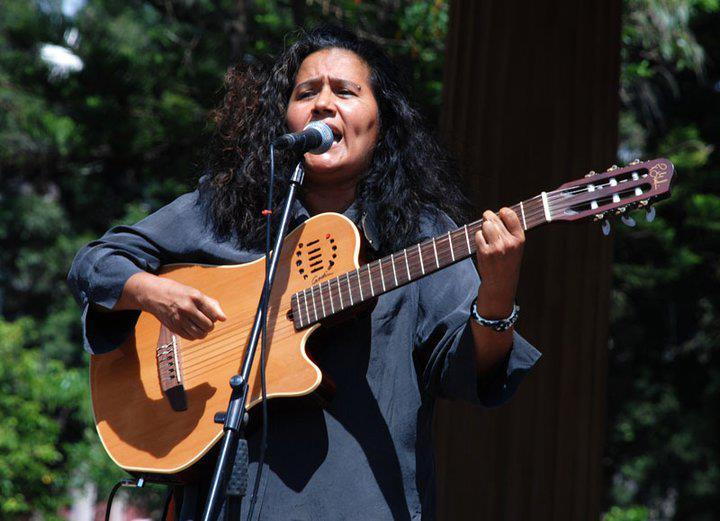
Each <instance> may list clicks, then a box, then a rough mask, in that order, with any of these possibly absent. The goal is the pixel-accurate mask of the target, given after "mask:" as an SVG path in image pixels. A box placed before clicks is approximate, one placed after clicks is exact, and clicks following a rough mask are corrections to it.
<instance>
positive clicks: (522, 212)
mask: <svg viewBox="0 0 720 521" xmlns="http://www.w3.org/2000/svg"><path fill="white" fill-rule="evenodd" d="M548 194H549V195H548ZM554 195H555V193H554V192H541V193H540V194H539V195H536V196H535V197H532V198H530V199H527V200H525V201H520V202H519V203H518V204H516V205H515V206H512V207H511V208H512V210H513V211H514V212H515V214H516V215H517V216H518V218H519V219H520V222H521V224H522V227H523V229H524V230H528V229H531V228H534V227H535V226H538V225H539V224H544V223H545V222H550V220H551V218H552V202H551V197H550V196H554ZM526 206H527V210H526V208H525V207H526ZM482 223H483V219H479V220H477V221H475V222H472V223H468V224H465V225H464V226H462V227H461V228H457V229H455V230H450V231H448V232H446V234H441V235H440V236H438V237H431V239H430V241H425V242H423V243H419V244H413V245H410V246H408V247H406V248H404V249H403V250H401V251H400V252H396V253H397V255H398V256H400V255H402V256H403V260H401V261H400V262H401V263H403V262H404V264H405V274H406V277H407V278H406V279H405V280H400V279H399V278H398V269H399V270H400V275H402V265H401V266H400V268H398V267H397V262H396V260H397V259H396V258H395V254H396V253H391V254H390V255H389V256H387V257H383V258H380V259H376V260H375V261H373V262H371V263H369V264H365V265H363V266H360V267H358V268H356V269H355V270H354V271H355V276H356V277H357V279H356V281H355V282H353V281H352V280H351V279H350V275H351V273H352V270H351V271H349V272H346V273H342V274H340V275H338V276H337V277H334V278H331V279H329V280H327V281H325V282H326V284H325V285H323V282H320V283H317V284H315V285H313V286H311V287H309V288H305V289H303V290H300V291H298V292H297V293H295V294H293V295H292V298H291V300H290V303H291V308H292V311H293V314H294V315H295V316H294V317H293V320H294V322H295V325H296V327H298V328H303V327H306V326H307V325H309V324H311V323H313V322H318V321H319V320H320V319H324V318H326V317H328V316H330V315H333V314H335V313H339V312H341V311H342V310H344V309H346V308H348V307H352V306H355V305H356V304H360V303H361V302H363V301H365V300H366V298H367V299H369V298H371V297H372V298H377V297H378V296H379V295H382V294H383V293H386V292H387V291H390V290H392V289H394V288H397V287H399V286H400V285H401V284H402V285H404V284H407V283H409V282H412V281H413V280H415V279H418V278H420V277H423V276H425V275H429V274H430V273H432V272H434V271H436V270H440V269H442V268H444V267H445V266H448V265H450V264H452V263H454V262H457V261H458V260H461V259H464V258H466V257H468V256H470V255H472V253H473V251H474V249H475V247H476V244H475V240H474V239H475V235H476V234H477V232H478V231H479V230H480V229H481V226H482ZM462 234H464V236H465V237H464V238H465V247H466V248H467V250H466V251H465V252H463V251H460V253H459V254H456V253H455V243H454V241H453V239H455V241H457V240H458V239H460V242H462V239H461V238H460V237H458V236H459V235H462ZM471 234H472V235H473V240H472V241H471V240H470V235H471ZM446 235H447V236H446ZM431 243H432V252H431V251H430V245H431ZM438 243H439V247H438ZM414 248H417V255H418V258H419V261H420V262H419V264H418V265H413V266H412V267H411V266H410V257H409V255H408V250H409V252H410V253H414ZM446 248H448V249H449V250H450V255H449V258H448V257H446V255H447V250H446ZM425 253H427V254H428V255H432V256H434V264H435V268H433V267H432V263H433V259H432V258H431V259H430V260H427V259H425V258H424V255H425ZM441 254H442V255H443V259H442V262H440V255H441ZM388 257H389V258H388ZM388 260H389V261H390V265H391V266H392V278H390V280H389V281H385V271H384V265H383V261H384V264H385V266H386V265H387V261H388ZM426 261H427V262H428V266H427V267H426V266H425V262H426ZM413 262H415V261H413ZM376 267H377V270H376ZM363 269H364V270H365V272H366V274H367V278H368V284H369V288H370V296H366V295H365V293H367V288H365V289H364V288H363V281H362V273H361V270H363ZM373 270H375V271H373ZM378 271H379V273H380V277H379V278H380V284H378V280H377V275H378V273H377V272H378ZM342 277H345V280H344V281H343V280H342ZM333 280H334V281H335V283H336V284H337V286H336V289H335V291H337V294H338V299H339V304H338V306H336V305H335V295H334V294H333V287H332V283H333ZM393 282H394V285H393ZM355 283H356V284H357V289H356V290H355V291H358V293H359V295H360V296H359V297H358V296H357V295H353V285H354V284H355ZM376 285H377V289H376V288H375V286H376ZM343 287H344V288H347V292H348V294H347V295H345V296H343ZM325 289H327V296H328V298H329V299H330V311H329V312H328V309H327V308H328V304H327V303H326V302H325V295H324V292H325ZM308 290H309V291H310V295H309V296H310V298H311V299H312V302H309V301H308ZM315 291H319V292H320V312H318V309H317V296H316V295H315ZM348 299H349V302H348V303H347V304H346V302H345V301H346V300H348ZM311 308H312V314H311V313H310V309H311ZM312 317H314V319H313V318H312Z"/></svg>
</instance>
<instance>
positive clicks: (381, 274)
mask: <svg viewBox="0 0 720 521" xmlns="http://www.w3.org/2000/svg"><path fill="white" fill-rule="evenodd" d="M378 266H379V267H380V282H382V288H383V293H385V291H387V290H386V289H385V277H384V276H383V271H382V259H379V260H378Z"/></svg>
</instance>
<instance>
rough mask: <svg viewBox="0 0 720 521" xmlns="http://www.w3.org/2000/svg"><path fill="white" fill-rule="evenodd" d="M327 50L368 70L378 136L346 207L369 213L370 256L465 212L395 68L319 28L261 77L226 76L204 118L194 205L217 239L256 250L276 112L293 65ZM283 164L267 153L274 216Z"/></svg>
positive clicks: (353, 39) (255, 71) (284, 103)
mask: <svg viewBox="0 0 720 521" xmlns="http://www.w3.org/2000/svg"><path fill="white" fill-rule="evenodd" d="M328 48H340V49H346V50H349V51H352V52H354V53H355V54H356V55H358V56H359V57H360V58H361V59H362V60H364V61H365V63H367V65H368V66H369V68H370V71H371V72H370V85H371V87H372V91H373V94H374V96H375V98H376V100H377V103H378V107H379V113H380V129H379V133H378V142H377V144H376V146H375V150H374V152H373V158H372V162H371V165H370V167H369V169H368V171H367V172H366V173H365V175H364V176H363V177H362V178H361V180H360V181H359V183H358V186H357V189H356V203H357V204H358V209H359V210H360V211H361V212H363V211H365V210H366V209H368V208H369V207H372V208H373V211H374V216H375V225H376V226H375V229H376V232H377V234H378V237H377V239H378V242H379V243H380V244H379V250H380V252H381V253H383V254H385V253H390V252H392V251H395V250H398V249H400V248H403V247H405V246H407V245H408V244H412V243H414V242H417V241H419V240H420V239H421V236H420V233H419V225H420V221H421V218H422V217H428V216H431V215H432V214H433V213H437V212H444V213H446V214H447V215H448V216H450V217H451V218H452V219H453V220H454V221H456V222H464V220H465V218H466V216H467V215H468V213H469V205H468V202H467V199H466V198H465V197H464V196H463V194H462V192H461V191H460V188H459V183H460V177H459V173H458V169H457V167H456V163H455V161H453V160H452V159H451V157H450V156H449V154H448V152H447V151H446V150H445V149H444V148H443V147H441V146H440V145H439V144H438V141H437V139H436V138H435V137H434V136H433V135H432V133H431V132H430V131H429V130H428V129H427V127H426V125H425V124H424V122H423V118H422V117H421V116H420V114H419V112H418V111H417V109H415V108H414V107H413V106H412V105H411V103H410V102H409V97H408V93H407V92H406V90H405V87H404V85H407V82H404V81H403V78H402V75H401V74H400V73H399V70H398V68H397V67H396V66H395V65H394V64H393V63H392V62H391V61H390V60H389V59H388V57H387V56H386V55H385V53H384V52H383V51H382V50H381V49H380V48H379V47H378V46H377V45H375V44H374V43H372V42H370V41H368V40H364V39H361V38H359V37H357V36H356V35H354V34H353V33H351V32H349V31H347V30H345V29H343V28H339V27H336V26H323V27H319V28H317V29H314V30H312V31H310V32H308V33H306V34H304V35H303V36H302V37H301V38H300V39H299V41H297V42H296V43H294V44H293V45H292V46H290V47H289V48H288V49H287V50H286V51H285V52H284V53H283V54H282V55H281V56H280V58H279V59H278V60H277V61H276V62H275V64H274V66H273V67H272V69H271V70H267V69H266V68H263V67H262V66H258V65H254V66H249V67H248V66H244V65H243V66H236V67H234V68H232V69H231V70H230V71H229V72H228V74H227V76H226V79H225V83H226V94H225V97H224V99H223V101H222V103H221V104H220V106H219V107H218V108H217V109H216V110H215V111H214V113H213V114H214V120H215V125H216V127H215V133H214V136H213V138H212V140H211V143H210V146H209V151H208V164H207V167H208V168H207V175H205V176H204V177H203V178H202V179H201V181H200V193H201V199H200V200H201V202H202V203H204V204H206V205H207V206H208V209H209V213H210V215H211V217H212V225H213V228H214V230H215V232H216V233H217V235H218V236H219V237H221V238H223V239H225V240H227V239H231V238H233V237H235V238H236V240H237V241H238V242H239V243H241V244H242V245H243V247H246V248H257V249H262V248H263V247H264V226H263V224H264V218H263V217H262V215H261V212H262V209H263V208H264V207H265V204H266V199H267V181H268V165H269V144H270V142H271V141H272V140H273V139H274V138H275V137H277V136H278V135H280V134H284V133H286V132H287V131H288V130H287V128H286V126H285V113H286V111H287V107H288V102H289V99H290V95H291V92H292V89H293V87H294V85H295V76H296V74H297V72H298V69H299V68H300V65H301V64H302V62H303V60H304V59H305V58H306V57H307V56H308V55H310V54H312V53H314V52H316V51H319V50H322V49H328ZM291 159H293V158H288V157H287V155H286V154H276V172H282V173H285V175H277V176H276V186H275V189H274V194H276V195H275V198H276V201H274V203H273V204H274V207H277V206H278V205H279V204H280V203H281V201H280V198H282V197H283V195H284V194H285V193H286V186H287V172H289V170H290V169H291V168H292V166H293V165H292V164H291ZM295 160H297V158H295ZM277 213H278V214H279V212H277Z"/></svg>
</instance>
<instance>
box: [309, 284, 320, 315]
mask: <svg viewBox="0 0 720 521" xmlns="http://www.w3.org/2000/svg"><path fill="white" fill-rule="evenodd" d="M313 287H314V286H310V296H311V297H312V304H313V313H315V321H317V319H318V316H317V306H315V293H313Z"/></svg>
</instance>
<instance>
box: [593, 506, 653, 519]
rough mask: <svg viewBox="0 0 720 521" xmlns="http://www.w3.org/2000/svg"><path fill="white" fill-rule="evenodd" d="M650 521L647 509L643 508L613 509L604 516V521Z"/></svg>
mask: <svg viewBox="0 0 720 521" xmlns="http://www.w3.org/2000/svg"><path fill="white" fill-rule="evenodd" d="M648 519H649V516H648V510H647V508H645V507H641V506H633V507H629V508H620V507H612V508H611V509H610V512H608V513H607V514H605V515H604V516H603V521H647V520H648Z"/></svg>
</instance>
